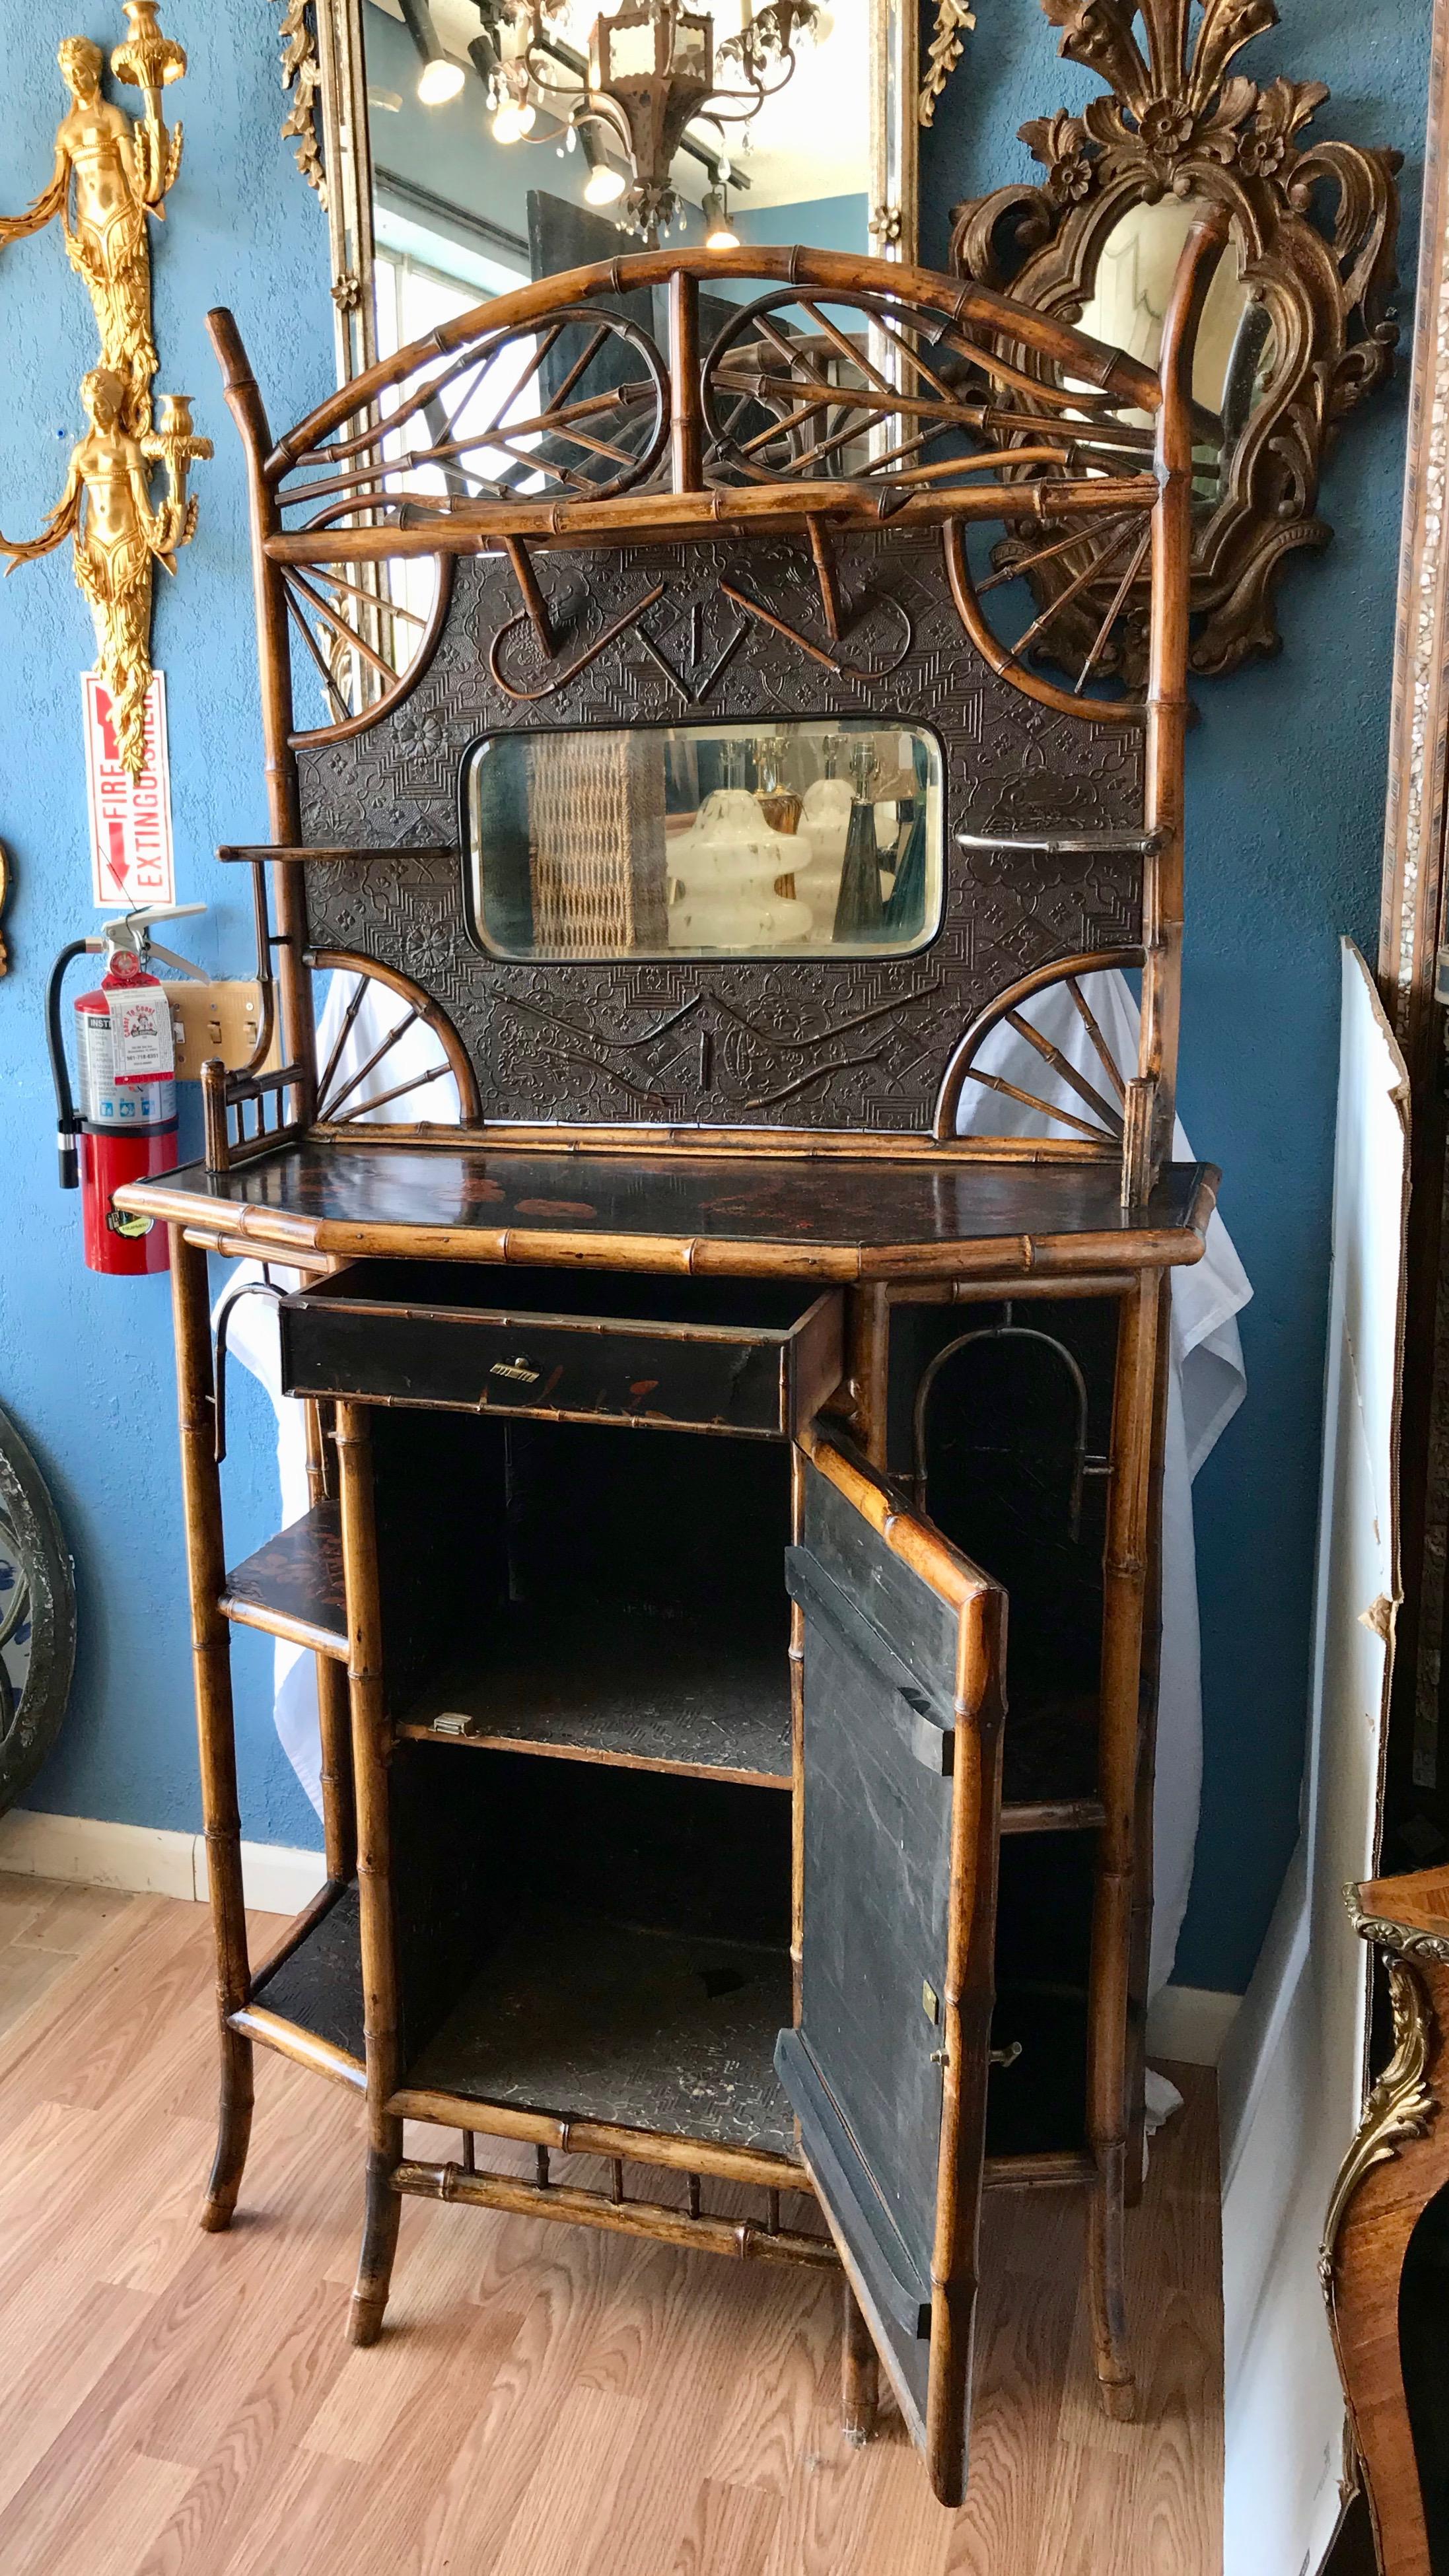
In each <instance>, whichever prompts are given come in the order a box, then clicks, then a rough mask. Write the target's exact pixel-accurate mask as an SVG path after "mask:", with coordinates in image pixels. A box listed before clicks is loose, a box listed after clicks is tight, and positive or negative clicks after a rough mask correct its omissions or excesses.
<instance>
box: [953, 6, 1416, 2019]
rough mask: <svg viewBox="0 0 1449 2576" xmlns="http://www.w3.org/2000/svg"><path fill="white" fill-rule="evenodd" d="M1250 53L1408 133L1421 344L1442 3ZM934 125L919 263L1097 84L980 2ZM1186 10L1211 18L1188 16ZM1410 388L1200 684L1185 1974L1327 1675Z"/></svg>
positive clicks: (1239, 1972)
mask: <svg viewBox="0 0 1449 2576" xmlns="http://www.w3.org/2000/svg"><path fill="white" fill-rule="evenodd" d="M1283 18H1284V24H1283V25H1282V26H1280V27H1278V28H1276V29H1275V30H1274V31H1273V32H1272V33H1271V34H1270V35H1268V36H1266V37H1264V38H1262V39H1260V40H1259V41H1258V42H1257V43H1256V44H1253V45H1252V46H1250V47H1249V48H1248V49H1247V52H1246V53H1245V54H1244V55H1243V56H1242V57H1240V60H1239V63H1238V65H1236V66H1235V68H1237V69H1241V70H1243V71H1245V72H1249V73H1251V74H1252V76H1253V78H1254V79H1256V80H1258V81H1260V82H1266V81H1268V80H1271V79H1272V78H1273V77H1274V75H1275V74H1276V73H1278V72H1280V71H1281V72H1283V73H1285V74H1286V75H1287V76H1288V77H1289V78H1290V79H1297V80H1306V79H1316V80H1324V81H1326V82H1327V83H1328V84H1329V87H1330V89H1331V91H1332V93H1333V95H1332V98H1331V99H1330V101H1329V103H1328V104H1327V106H1325V107H1322V108H1320V109H1319V111H1318V115H1317V118H1316V120H1315V124H1314V126H1313V128H1312V129H1310V131H1311V132H1313V133H1322V134H1324V135H1326V136H1327V135H1334V136H1340V137H1342V138H1343V139H1344V140H1345V141H1348V142H1355V143H1373V144H1396V145H1398V146H1399V147H1400V148H1401V149H1403V150H1404V151H1405V153H1406V156H1407V166H1406V168H1405V170H1404V172H1403V177H1402V186H1403V189H1404V224H1403V238H1402V250H1401V257H1400V269H1401V273H1402V275H1403V277H1404V281H1405V283H1404V292H1403V294H1402V296H1401V299H1400V309H1401V314H1402V318H1403V323H1404V338H1405V344H1406V345H1407V338H1408V327H1407V326H1408V322H1409V318H1410V308H1411V300H1412V299H1411V294H1410V291H1409V289H1410V277H1411V271H1412V267H1413V258H1414V249H1415V242H1416V236H1417V224H1418V193H1419V177H1420V167H1421V162H1422V152H1423V134H1424V112H1425V97H1426V86H1427V78H1428V38H1429V7H1428V0H1368V5H1367V6H1365V5H1364V0H1316V5H1315V6H1313V7H1311V8H1306V7H1304V6H1302V5H1301V0H1299V5H1297V6H1294V5H1292V4H1291V0H1284V7H1283ZM977 19H978V24H977V31H976V33H975V35H974V36H971V37H969V38H968V39H967V51H966V57H965V60H964V62H963V64H962V67H961V69H960V71H959V72H958V73H957V74H956V77H955V82H954V85H953V88H952V90H950V91H948V93H947V104H946V107H945V108H944V110H943V111H942V112H941V121H940V124H939V127H938V129H937V131H936V132H935V133H934V134H932V135H929V136H927V137H925V138H923V139H924V143H925V150H924V155H923V162H922V181H921V197H922V215H923V221H922V244H921V254H922V258H923V259H924V260H925V261H926V262H927V263H928V264H933V263H937V262H943V261H944V255H945V250H946V243H947V239H948V237H949V231H950V225H949V213H948V210H949V208H950V207H951V206H952V205H953V204H954V203H955V202H956V201H957V200H959V199H961V198H964V197H971V196H976V195H980V194H983V193H984V192H985V191H986V190H987V189H988V188H993V187H999V186H1001V185H1003V184H1004V183H1005V182H1006V181H1008V180H1028V181H1030V180H1032V179H1034V178H1036V177H1037V176H1039V175H1040V174H1039V172H1038V170H1037V166H1036V164H1034V163H1033V161H1032V159H1031V156H1030V154H1029V153H1028V152H1027V150H1026V147H1025V145H1024V144H1021V143H1019V142H1017V141H1015V140H1014V138H1015V135H1016V131H1017V128H1018V126H1020V125H1021V124H1022V123H1023V122H1024V120H1025V119H1026V118H1027V117H1030V116H1040V115H1044V114H1047V113H1048V112H1050V111H1051V110H1052V109H1054V108H1056V107H1058V106H1066V107H1071V108H1073V109H1075V108H1077V107H1079V105H1080V103H1081V102H1082V101H1083V100H1085V99H1087V98H1089V97H1091V96H1092V95H1093V94H1094V93H1097V92H1099V91H1100V83H1098V82H1096V81H1094V80H1093V79H1092V78H1091V76H1090V75H1089V74H1088V73H1086V72H1083V71H1080V70H1079V69H1078V68H1077V67H1076V66H1075V65H1074V64H1071V63H1062V62H1059V61H1058V60H1057V56H1056V42H1057V40H1056V37H1055V35H1054V33H1053V31H1052V30H1051V29H1050V28H1049V27H1048V25H1047V24H1046V21H1045V19H1044V18H1043V16H1042V15H1041V13H1040V11H1039V10H1038V9H1037V8H1036V7H1035V6H1034V5H1032V0H993V5H991V6H989V7H986V8H982V9H979V10H978V12H977ZM1193 20H1194V24H1197V23H1199V21H1198V13H1197V12H1196V11H1194V12H1193ZM1403 441H1404V404H1403V388H1402V385H1399V386H1398V387H1396V388H1395V389H1394V390H1392V391H1391V392H1389V393H1388V394H1387V395H1384V394H1380V395H1378V396H1376V397H1375V399H1374V402H1373V404H1372V405H1371V407H1370V408H1369V410H1368V411H1367V412H1365V413H1363V414H1361V415H1360V416H1359V417H1358V418H1357V419H1354V420H1352V421H1350V422H1349V423H1348V425H1347V427H1346V428H1345V429H1344V431H1343V434H1342V437H1341V440H1340V442H1339V444H1338V446H1337V448H1336V449H1335V451H1334V454H1333V456H1332V458H1331V459H1330V462H1329V465H1328V469H1327V472H1326V474H1325V476H1324V480H1323V491H1322V504H1321V506H1322V511H1323V515H1324V516H1325V517H1326V518H1327V519H1328V520H1329V521H1330V523H1331V524H1332V526H1333V527H1334V529H1335V531H1336V533H1335V536H1334V539H1333V543H1332V545H1331V546H1330V547H1329V549H1328V551H1327V553H1326V554H1324V555H1321V556H1317V557H1312V558H1309V557H1303V556H1300V557H1297V558H1295V559H1294V560H1293V561H1292V562H1291V563H1290V564H1289V566H1288V568H1287V570H1286V572H1285V574H1284V577H1283V581H1282V585H1281V590H1280V601H1281V615H1280V624H1281V627H1282V631H1283V635H1284V648H1283V651H1282V653H1281V655H1280V656H1279V657H1278V659H1277V660H1276V661H1273V662H1270V663H1258V664H1257V665H1255V666H1254V667H1252V668H1250V669H1249V670H1247V671H1244V672H1242V673H1240V674H1238V675H1237V676H1235V677H1234V678H1232V679H1230V680H1211V681H1207V682H1204V683H1203V684H1201V685H1200V687H1199V688H1198V690H1197V701H1198V706H1199V708H1200V711H1201V717H1202V721H1201V724H1200V726H1199V727H1198V729H1197V731H1196V732H1195V733H1194V734H1193V736H1192V737H1191V740H1190V743H1189V748H1188V817H1189V833H1188V890H1187V949H1186V964H1185V974H1184V1002H1183V1009H1184V1037H1183V1057H1182V1085H1181V1107H1182V1115H1183V1119H1184V1122H1185V1124H1186V1126H1187V1130H1188V1133H1189V1135H1190V1136H1191V1138H1192V1141H1193V1145H1194V1148H1195V1150H1196V1151H1197V1152H1198V1153H1200V1154H1203V1155H1206V1156H1207V1157H1209V1158H1210V1159H1211V1160H1212V1161H1213V1162H1216V1163H1220V1164H1221V1165H1222V1167H1223V1175H1224V1177H1223V1189H1222V1196H1221V1200H1220V1205H1221V1207H1222V1211H1223V1215H1224V1217H1225V1218H1226V1220H1227V1223H1228V1225H1229V1227H1230V1229H1231V1231H1232V1233H1233V1236H1234V1238H1235V1240H1236V1242H1237V1245H1238V1248H1239V1250H1240V1252H1241V1253H1242V1255H1243V1259H1244V1261H1245V1263H1246V1265H1247V1269H1248V1275H1249V1277H1250V1278H1251V1280H1252V1282H1253V1286H1254V1290H1255V1295H1254V1299H1253V1303H1252V1304H1251V1306H1249V1308H1248V1309H1247V1312H1246V1313H1245V1315H1244V1316H1243V1318H1242V1333H1243V1348H1244V1351H1245V1354H1246V1357H1247V1365H1248V1401H1247V1403H1246V1405H1245V1406H1244V1407H1243V1410H1242V1412H1241V1413H1240V1414H1239V1415H1238V1417H1237V1420H1236V1421H1235V1422H1234V1423H1233V1424H1232V1425H1231V1426H1230V1428H1229V1430H1228V1431H1227V1433H1226V1434H1225V1436H1224V1438H1223V1440H1222V1441H1221V1442H1220V1444H1219V1446H1218V1449H1217V1450H1216V1452H1215V1454H1214V1455H1213V1457H1212V1458H1211V1459H1210V1461H1209V1462H1208V1465H1207V1466H1206V1467H1205V1469H1204V1470H1203V1473H1202V1475H1201V1476H1200V1477H1199V1479H1198V1484H1197V1488H1196V1503H1197V1531H1198V1572H1199V1589H1200V1595H1201V1603H1202V1622H1203V1685H1204V1702H1205V1708H1204V1716H1205V1731H1206V1776H1205V1780H1204V1793H1203V1822H1202V1831H1201V1835H1200V1838H1199V1843H1198V1860H1197V1871H1196V1876H1195V1879H1194V1884H1193V1894H1192V1903H1191V1907H1190V1910H1189V1913H1188V1918H1187V1922H1186V1924H1185V1925H1184V1928H1183V1935H1182V1941H1181V1944H1180V1947H1179V1951H1178V1960H1177V1969H1176V1974H1177V1977H1178V1979H1179V1981H1180V1982H1182V1983H1183V1984H1186V1985H1201V1986H1219V1987H1230V1988H1236V1989H1241V1988H1242V1987H1243V1986H1244V1985H1245V1984H1246V1983H1247V1979H1248V1975H1249V1972H1250V1970H1251V1968H1252V1965H1253V1961H1254V1959H1255V1958H1256V1956H1257V1953H1258V1948H1259V1945H1260V1943H1261V1940H1262V1936H1263V1932H1264V1930H1265V1928H1266V1925H1267V1920H1268V1916H1269V1913H1270V1912H1271V1910H1272V1905H1273V1900H1274V1898H1275V1896H1276V1894H1277V1890H1278V1886H1279V1882H1280V1880H1281V1878H1282V1874H1283V1870H1284V1868H1285V1866H1286V1863H1287V1860H1288V1856H1289V1854H1290V1852H1291V1850H1292V1848H1293V1843H1294V1840H1295V1838H1296V1834H1297V1818H1298V1790H1299V1779H1300V1774H1301V1770H1302V1756H1303V1732H1304V1718H1305V1713H1306V1705H1307V1691H1308V1671H1309V1635H1310V1612H1311V1595H1312V1583H1313V1553H1314V1527H1315V1518H1316V1513H1317V1508H1318V1456H1319V1439H1320V1417H1321V1410H1322V1392H1323V1355H1324V1331H1325V1324H1326V1316H1327V1294H1328V1226H1329V1213H1330V1206H1331V1198H1332V1180H1333V1169H1332V1166H1333V1122H1334V1092H1335V1084H1336V1074H1337V1057H1338V958H1337V952H1336V942H1337V939H1338V936H1339V934H1340V933H1341V932H1344V931H1347V932H1349V933H1350V934H1351V935H1352V936H1353V937H1354V938H1355V939H1357V940H1358V942H1359V943H1360V945H1361V946H1362V948H1363V949H1364V951H1365V953H1366V954H1367V955H1368V957H1369V958H1370V960H1372V958H1373V956H1374V953H1375V949H1376V946H1377V935H1378V891H1379V864H1380V850H1381V842H1382V832H1383V803H1384V783H1385V760H1386V752H1387V743H1388V692H1389V658H1390V652H1391V647H1392V640H1393V616H1394V584H1395V575H1396V570H1397V564H1396V557H1397V549H1398V527H1399V507H1400V478H1401V474H1402V463H1403Z"/></svg>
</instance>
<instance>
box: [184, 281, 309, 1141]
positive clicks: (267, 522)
mask: <svg viewBox="0 0 1449 2576" xmlns="http://www.w3.org/2000/svg"><path fill="white" fill-rule="evenodd" d="M206 323H207V330H208V331H209V333H210V335H211V345H212V347H213V348H214V349H215V351H216V354H217V357H218V359H219V361H220V364H221V372H222V383H223V388H224V392H225V398H226V407H227V410H228V411H229V412H230V413H231V416H232V419H233V420H234V421H235V422H236V425H237V428H238V430H239V431H240V433H241V440H242V446H243V449H244V451H245V455H246V465H247V501H248V511H247V515H248V521H249V524H250V529H251V543H252V586H253V590H254V593H255V599H256V612H257V655H258V663H259V671H260V679H261V693H262V740H263V747H264V768H265V776H266V782H267V810H268V817H269V820H270V823H271V831H272V840H273V842H274V843H275V844H276V845H277V846H278V847H279V848H282V849H296V848H297V847H298V846H299V844H300V842H301V838H302V824H301V808H300V805H299V802H298V796H297V756H296V753H295V752H294V751H293V749H292V742H291V735H292V721H293V719H292V653H291V640H290V637H289V634H288V628H287V594H286V588H285V585H284V583H283V580H282V576H281V573H280V571H279V570H278V568H277V566H276V564H274V563H272V562H271V561H270V560H269V558H268V555H267V552H266V541H267V539H268V537H271V536H276V535H277V534H278V533H279V532H280V528H281V514H280V512H279V510H278V508H277V500H276V494H275V491H274V490H273V488H272V485H271V484H270V483H269V481H268V480H267V475H266V470H265V469H266V456H267V451H268V448H269V447H270V445H271V437H272V434H271V430H270V428H269V427H268V423H267V415H266V410H265V407H264V406H263V403H262V397H261V393H260V391H259V389H258V386H257V380H256V378H255V376H254V375H253V374H252V370H251V363H250V360H249V359H248V357H247V353H246V350H245V349H244V347H243V346H242V338H241V333H240V332H239V331H238V329H237V327H236V324H235V322H234V321H233V319H232V317H231V315H230V313H228V312H226V311H225V310H224V309H220V308H219V309H217V310H216V311H214V312H211V313H209V314H208V315H207V317H206ZM276 905H277V946H278V950H279V971H278V977H277V981H278V986H279V992H280V1000H281V1013H282V1046H283V1053H284V1056H285V1059H286V1062H287V1063H288V1064H294V1065H296V1066H298V1068H299V1069H300V1072H301V1076H302V1086H303V1097H302V1103H301V1117H302V1123H303V1125H304V1126H305V1125H309V1124H310V1122H311V1119H312V1115H313V1110H314V1107H315V1089H316V1080H317V1060H316V1057H317V1050H316V1030H315V1027H314V1023H313V1016H312V981H311V977H310V975H309V974H308V971H307V968H306V965H305V964H304V962H303V961H304V958H305V954H306V948H307V889H306V878H305V872H304V871H303V870H302V869H301V868H279V869H278V870H277V871H276ZM264 962H265V961H264Z"/></svg>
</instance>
